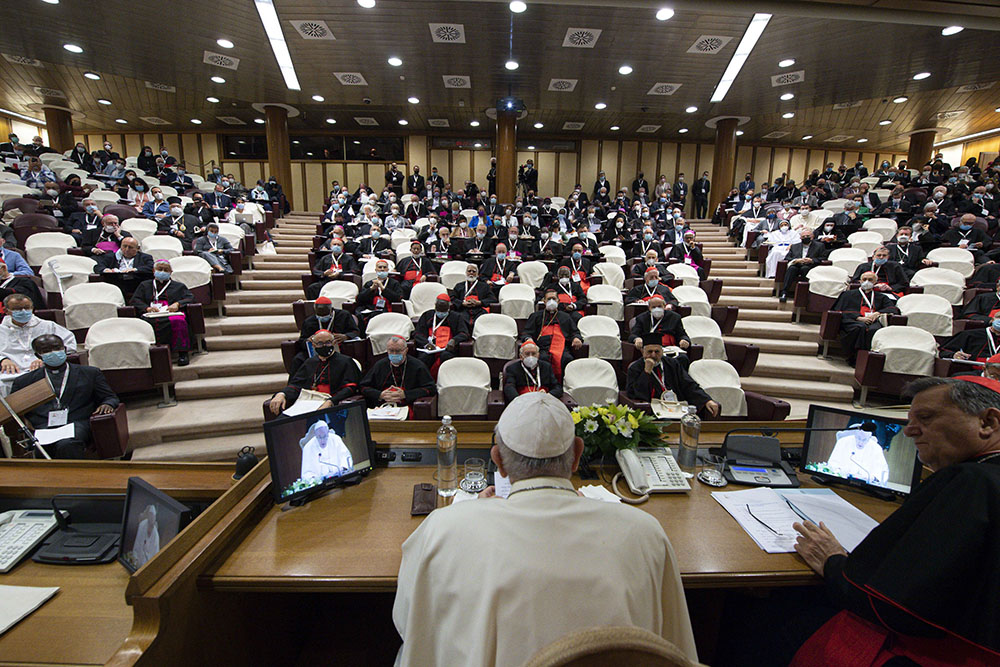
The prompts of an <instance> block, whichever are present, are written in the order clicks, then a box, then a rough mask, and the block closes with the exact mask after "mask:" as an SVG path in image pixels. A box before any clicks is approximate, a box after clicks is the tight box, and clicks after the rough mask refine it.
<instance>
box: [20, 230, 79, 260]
mask: <svg viewBox="0 0 1000 667" xmlns="http://www.w3.org/2000/svg"><path fill="white" fill-rule="evenodd" d="M75 247H76V239H74V238H73V237H72V236H71V235H69V234H63V233H62V232H36V233H34V234H32V235H31V236H29V237H28V238H27V239H26V240H25V242H24V251H25V254H26V255H27V256H28V257H27V259H28V264H29V265H30V266H41V265H42V263H43V262H44V261H45V260H47V259H48V258H49V257H55V256H56V255H65V254H66V251H67V250H68V249H69V248H75Z"/></svg>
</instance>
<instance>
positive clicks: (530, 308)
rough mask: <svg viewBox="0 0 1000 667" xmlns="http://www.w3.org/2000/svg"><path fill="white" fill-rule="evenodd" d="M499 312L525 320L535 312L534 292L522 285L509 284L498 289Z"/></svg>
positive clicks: (529, 287) (528, 286) (527, 286)
mask: <svg viewBox="0 0 1000 667" xmlns="http://www.w3.org/2000/svg"><path fill="white" fill-rule="evenodd" d="M499 299H500V312H501V313H503V314H504V315H510V316H511V317H515V318H522V319H523V318H526V317H529V316H530V315H531V313H533V312H535V290H534V289H533V288H532V287H531V286H530V285H525V284H524V283H510V284H508V285H504V286H503V287H501V288H500V295H499Z"/></svg>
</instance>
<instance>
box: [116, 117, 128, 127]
mask: <svg viewBox="0 0 1000 667" xmlns="http://www.w3.org/2000/svg"><path fill="white" fill-rule="evenodd" d="M115 122H116V123H121V124H122V125H126V124H128V121H127V120H125V119H124V118H115Z"/></svg>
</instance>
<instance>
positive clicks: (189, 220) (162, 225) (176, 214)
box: [156, 197, 201, 250]
mask: <svg viewBox="0 0 1000 667" xmlns="http://www.w3.org/2000/svg"><path fill="white" fill-rule="evenodd" d="M167 205H168V206H169V207H170V215H168V216H166V217H164V218H160V219H159V220H158V221H157V223H156V231H157V233H164V234H168V235H170V236H173V237H174V238H176V239H178V240H179V241H180V242H181V247H182V248H183V249H184V250H190V249H191V244H192V243H193V242H194V236H195V234H197V233H199V232H200V231H201V229H200V222H201V221H200V220H199V219H198V217H197V216H194V215H191V214H190V213H185V212H184V207H183V206H181V199H180V197H170V198H168V199H167Z"/></svg>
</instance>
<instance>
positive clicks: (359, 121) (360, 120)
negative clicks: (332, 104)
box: [354, 116, 378, 127]
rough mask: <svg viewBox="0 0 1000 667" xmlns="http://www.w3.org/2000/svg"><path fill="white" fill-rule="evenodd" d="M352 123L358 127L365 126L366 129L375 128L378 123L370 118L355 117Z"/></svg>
mask: <svg viewBox="0 0 1000 667" xmlns="http://www.w3.org/2000/svg"><path fill="white" fill-rule="evenodd" d="M354 122H355V123H357V124H358V125H365V126H367V127H375V126H377V125H378V121H377V120H375V119H374V118H372V117H371V116H355V117H354Z"/></svg>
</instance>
